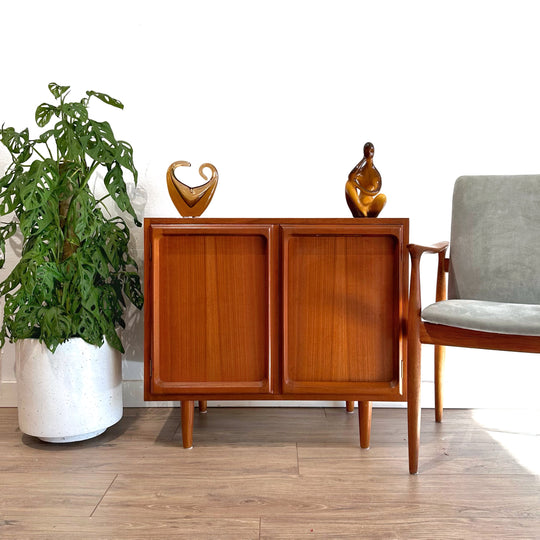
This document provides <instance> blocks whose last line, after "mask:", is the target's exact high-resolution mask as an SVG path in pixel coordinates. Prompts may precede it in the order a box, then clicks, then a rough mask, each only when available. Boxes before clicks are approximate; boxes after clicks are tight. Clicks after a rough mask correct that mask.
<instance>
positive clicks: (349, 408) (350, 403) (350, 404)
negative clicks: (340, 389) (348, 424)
mask: <svg viewBox="0 0 540 540" xmlns="http://www.w3.org/2000/svg"><path fill="white" fill-rule="evenodd" d="M345 409H346V411H347V412H354V401H346V402H345Z"/></svg>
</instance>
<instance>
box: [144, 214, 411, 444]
mask: <svg viewBox="0 0 540 540" xmlns="http://www.w3.org/2000/svg"><path fill="white" fill-rule="evenodd" d="M407 243H408V220H407V219H381V218H377V219H352V218H349V219H314V218H313V219H205V218H197V219H185V218H146V219H145V277H144V280H145V308H144V309H145V311H144V314H145V347H144V350H145V384H144V393H145V399H146V400H179V401H181V402H182V409H183V411H182V422H183V435H184V446H191V441H192V435H191V432H192V422H193V402H194V401H195V400H199V401H206V400H208V399H212V400H229V399H234V400H244V399H248V400H254V399H257V400H283V399H286V400H314V399H315V400H344V401H356V400H358V401H359V410H360V424H361V435H362V429H363V442H362V446H367V445H369V426H370V421H371V403H370V402H371V401H405V400H406V397H407V396H406V393H407V385H406V377H405V376H404V374H405V373H406V338H405V336H406V316H407V285H408V284H407V279H408V259H407V256H406V253H405V246H406V245H407ZM362 426H363V427H362Z"/></svg>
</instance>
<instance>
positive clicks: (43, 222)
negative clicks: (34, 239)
mask: <svg viewBox="0 0 540 540" xmlns="http://www.w3.org/2000/svg"><path fill="white" fill-rule="evenodd" d="M56 218H57V214H56V213H55V212H54V211H53V210H52V208H51V207H50V206H49V205H43V206H39V207H37V208H33V209H32V210H28V211H25V212H21V215H20V217H19V227H20V229H21V232H22V233H23V235H24V236H25V237H26V238H28V237H30V236H34V235H36V234H40V233H41V232H43V231H44V230H45V229H46V228H47V227H48V226H49V225H51V224H53V223H54V222H55V219H56Z"/></svg>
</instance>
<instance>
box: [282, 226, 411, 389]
mask: <svg viewBox="0 0 540 540" xmlns="http://www.w3.org/2000/svg"><path fill="white" fill-rule="evenodd" d="M283 230H284V309H285V323H284V379H285V382H284V389H285V390H286V391H289V392H294V391H302V389H303V388H304V387H306V386H309V387H310V390H311V391H313V390H314V389H315V388H317V389H318V390H319V391H321V392H323V391H326V392H328V390H329V389H332V387H334V391H335V389H336V388H339V387H340V386H343V385H344V384H345V383H375V382H386V383H387V385H392V384H394V385H397V384H399V360H400V352H401V351H400V343H401V334H400V328H401V324H400V320H401V319H400V317H401V314H400V313H399V310H398V309H397V306H399V305H400V297H399V294H400V279H401V278H402V275H400V271H399V269H400V264H399V261H400V255H401V253H400V250H399V242H398V237H397V236H395V235H393V234H391V232H387V234H382V233H381V231H380V229H379V230H378V229H376V228H373V229H370V228H369V227H364V228H362V229H360V230H357V231H355V230H354V229H352V230H351V229H345V228H341V229H340V228H336V227H334V228H327V229H325V228H324V227H317V228H315V227H312V228H310V227H300V226H284V227H283ZM377 232H379V234H376V233H377ZM336 383H337V384H336ZM357 387H358V386H357Z"/></svg>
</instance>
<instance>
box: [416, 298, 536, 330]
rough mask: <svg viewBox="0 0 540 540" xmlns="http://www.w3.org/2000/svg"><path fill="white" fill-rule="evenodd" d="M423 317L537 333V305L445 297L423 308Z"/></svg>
mask: <svg viewBox="0 0 540 540" xmlns="http://www.w3.org/2000/svg"><path fill="white" fill-rule="evenodd" d="M422 319H423V320H424V321H426V322H429V323H433V324H444V325H447V326H456V327H458V328H465V329H468V330H479V331H482V332H493V333H496V334H514V335H520V336H540V305H535V304H513V303H507V302H490V301H484V300H444V301H442V302H436V303H435V304H431V305H430V306H428V307H426V308H425V309H424V310H423V311H422Z"/></svg>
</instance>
